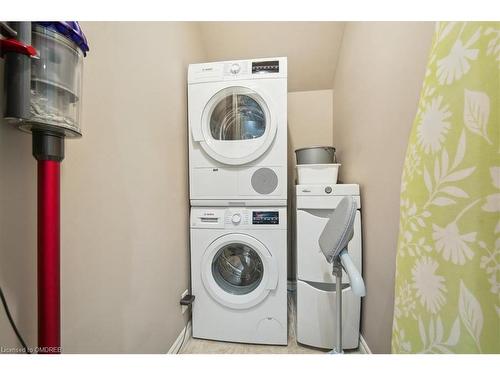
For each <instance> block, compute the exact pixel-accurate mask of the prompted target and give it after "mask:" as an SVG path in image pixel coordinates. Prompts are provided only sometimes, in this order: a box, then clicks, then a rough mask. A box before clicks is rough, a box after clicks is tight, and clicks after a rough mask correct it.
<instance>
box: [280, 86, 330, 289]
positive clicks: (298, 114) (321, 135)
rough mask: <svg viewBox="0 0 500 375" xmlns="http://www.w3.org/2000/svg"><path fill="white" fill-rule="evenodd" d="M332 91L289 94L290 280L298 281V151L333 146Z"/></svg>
mask: <svg viewBox="0 0 500 375" xmlns="http://www.w3.org/2000/svg"><path fill="white" fill-rule="evenodd" d="M332 97H333V91H332V90H314V91H295V92H291V93H288V223H289V224H288V228H289V229H288V247H289V251H288V279H290V280H295V276H296V275H295V262H296V259H295V250H294V238H293V237H294V236H293V233H294V232H295V212H294V211H295V202H294V197H295V180H296V168H295V167H296V163H295V161H296V158H295V150H296V149H298V148H301V147H307V146H312V145H322V146H331V144H332V139H333V129H332V121H333V120H332V115H333V113H332V104H333V102H332Z"/></svg>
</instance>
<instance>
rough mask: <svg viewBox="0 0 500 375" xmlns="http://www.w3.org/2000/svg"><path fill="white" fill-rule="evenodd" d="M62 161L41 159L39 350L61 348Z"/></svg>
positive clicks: (39, 196)
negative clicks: (60, 195) (60, 229)
mask: <svg viewBox="0 0 500 375" xmlns="http://www.w3.org/2000/svg"><path fill="white" fill-rule="evenodd" d="M59 193H60V162H59V161H56V160H39V161H38V350H39V353H47V354H49V353H51V354H56V353H60V351H61V333H60V326H61V312H60V302H59V301H60V262H59V258H60V237H59V226H60V203H59V202H60V197H59Z"/></svg>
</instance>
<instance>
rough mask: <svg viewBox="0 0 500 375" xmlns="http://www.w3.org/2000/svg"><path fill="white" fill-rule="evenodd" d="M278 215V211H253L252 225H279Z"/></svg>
mask: <svg viewBox="0 0 500 375" xmlns="http://www.w3.org/2000/svg"><path fill="white" fill-rule="evenodd" d="M279 223H280V215H279V212H278V211H253V212H252V224H274V225H276V224H279Z"/></svg>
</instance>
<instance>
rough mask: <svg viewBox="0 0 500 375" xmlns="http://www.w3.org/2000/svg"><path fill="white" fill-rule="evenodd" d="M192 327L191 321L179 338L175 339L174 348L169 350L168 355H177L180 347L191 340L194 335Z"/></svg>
mask: <svg viewBox="0 0 500 375" xmlns="http://www.w3.org/2000/svg"><path fill="white" fill-rule="evenodd" d="M191 327H192V326H191V320H190V321H189V322H188V324H187V325H186V326H185V327H184V328H183V329H182V331H181V333H179V336H177V338H176V339H175V341H174V343H173V344H172V346H171V347H170V349H168V354H177V352H178V351H179V349H180V346H181V345H183V344H185V343H186V341H188V340H189V338H190V337H191V335H192V334H193V333H192V328H191ZM184 333H185V336H184ZM182 339H184V342H183V341H182Z"/></svg>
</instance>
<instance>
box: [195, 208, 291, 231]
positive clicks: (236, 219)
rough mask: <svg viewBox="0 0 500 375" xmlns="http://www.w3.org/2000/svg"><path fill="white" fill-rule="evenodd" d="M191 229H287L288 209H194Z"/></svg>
mask: <svg viewBox="0 0 500 375" xmlns="http://www.w3.org/2000/svg"><path fill="white" fill-rule="evenodd" d="M191 228H200V229H201V228H213V229H232V228H242V229H286V207H255V208H254V207H246V208H241V207H214V208H204V207H193V208H191Z"/></svg>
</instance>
